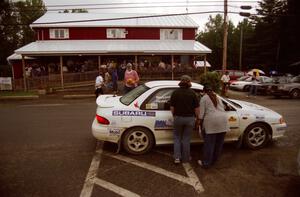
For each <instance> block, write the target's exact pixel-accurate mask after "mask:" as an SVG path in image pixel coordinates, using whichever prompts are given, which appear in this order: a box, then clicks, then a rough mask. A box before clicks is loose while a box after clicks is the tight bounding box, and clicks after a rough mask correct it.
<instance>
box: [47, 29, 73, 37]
mask: <svg viewBox="0 0 300 197" xmlns="http://www.w3.org/2000/svg"><path fill="white" fill-rule="evenodd" d="M49 34H50V39H67V38H69V29H50V30H49Z"/></svg>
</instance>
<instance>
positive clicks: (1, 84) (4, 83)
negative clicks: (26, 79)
mask: <svg viewBox="0 0 300 197" xmlns="http://www.w3.org/2000/svg"><path fill="white" fill-rule="evenodd" d="M0 90H12V80H11V77H0Z"/></svg>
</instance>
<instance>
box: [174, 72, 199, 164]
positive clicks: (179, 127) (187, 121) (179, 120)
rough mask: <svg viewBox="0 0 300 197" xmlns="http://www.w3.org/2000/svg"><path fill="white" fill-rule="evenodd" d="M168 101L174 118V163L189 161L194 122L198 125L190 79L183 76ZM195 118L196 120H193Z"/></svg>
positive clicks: (197, 109) (197, 113) (194, 96)
mask: <svg viewBox="0 0 300 197" xmlns="http://www.w3.org/2000/svg"><path fill="white" fill-rule="evenodd" d="M178 85H179V88H178V89H177V90H175V91H174V92H173V93H172V95H171V99H170V106H171V107H170V108H171V112H172V114H173V117H174V134H173V137H174V163H175V164H178V163H180V162H184V163H185V162H189V161H190V141H191V134H192V131H193V128H194V126H195V121H197V124H200V122H199V121H200V119H199V100H198V98H197V96H196V93H195V92H194V91H193V90H192V89H191V88H190V87H191V86H192V84H191V78H190V77H189V76H188V75H183V76H182V77H181V80H180V82H179V84H178ZM195 116H196V117H197V119H196V120H195Z"/></svg>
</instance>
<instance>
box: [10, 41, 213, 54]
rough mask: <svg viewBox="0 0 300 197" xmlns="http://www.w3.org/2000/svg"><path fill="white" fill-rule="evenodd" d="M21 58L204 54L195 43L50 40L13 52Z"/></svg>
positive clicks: (31, 44)
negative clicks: (73, 55) (74, 55)
mask: <svg viewBox="0 0 300 197" xmlns="http://www.w3.org/2000/svg"><path fill="white" fill-rule="evenodd" d="M15 53H16V54H23V55H51V54H55V55H57V54H141V53H144V54H198V55H199V54H207V53H211V50H210V49H209V48H207V47H206V46H204V45H203V44H201V43H200V42H197V41H194V40H176V41H175V40H50V41H36V42H32V43H30V44H28V45H26V46H23V47H21V48H19V49H17V50H16V51H15Z"/></svg>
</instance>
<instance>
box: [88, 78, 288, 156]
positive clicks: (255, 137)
mask: <svg viewBox="0 0 300 197" xmlns="http://www.w3.org/2000/svg"><path fill="white" fill-rule="evenodd" d="M178 83H179V81H150V82H147V83H145V84H143V85H140V86H138V87H136V88H135V89H133V90H132V91H130V92H129V93H127V94H125V95H124V96H114V95H101V96H99V97H98V98H97V100H96V103H97V110H96V116H95V118H94V121H93V123H92V133H93V135H94V137H95V138H96V139H98V140H103V141H109V142H113V143H116V144H118V145H119V147H123V148H124V149H125V150H126V151H127V152H128V153H131V154H144V153H146V152H148V151H150V150H151V148H152V147H153V146H154V145H163V144H172V143H173V117H172V113H171V111H170V104H169V100H170V97H171V95H172V92H173V91H174V90H176V89H177V88H179V86H178ZM192 89H193V90H194V91H195V92H196V94H197V95H198V96H199V97H200V95H201V93H202V89H203V86H202V85H200V84H197V83H192ZM220 98H221V100H222V102H223V104H224V106H225V108H226V109H225V110H226V113H227V115H228V122H229V125H230V131H229V132H228V133H227V134H226V137H225V140H226V141H227V142H228V141H238V140H240V141H241V142H243V143H244V144H245V145H246V146H247V147H249V148H251V149H258V148H261V147H263V146H264V145H266V144H267V142H268V141H269V140H270V139H272V138H278V137H281V136H283V134H284V132H285V130H286V127H287V125H286V123H285V122H284V120H283V117H282V116H281V115H280V114H278V113H276V112H274V111H272V110H271V109H268V108H265V107H263V106H260V105H256V104H253V103H249V102H244V101H239V100H233V99H226V98H222V97H220ZM201 141H202V138H201V137H200V136H199V133H198V131H197V130H196V129H195V130H194V132H193V134H192V139H191V142H192V143H197V142H201Z"/></svg>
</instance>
